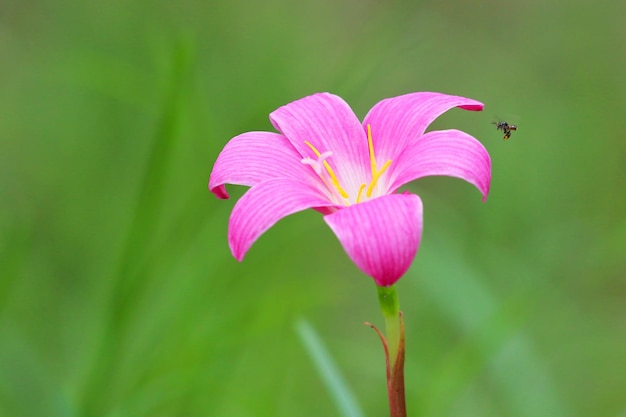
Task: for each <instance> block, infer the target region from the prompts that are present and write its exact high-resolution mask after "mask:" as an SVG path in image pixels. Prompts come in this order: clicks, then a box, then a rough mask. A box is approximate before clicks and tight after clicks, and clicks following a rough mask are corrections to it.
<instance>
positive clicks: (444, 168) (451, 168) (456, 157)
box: [388, 130, 491, 201]
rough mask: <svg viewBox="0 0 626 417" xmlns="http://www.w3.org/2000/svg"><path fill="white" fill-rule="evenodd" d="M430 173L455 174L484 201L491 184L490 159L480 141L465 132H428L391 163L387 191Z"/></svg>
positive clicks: (453, 175) (452, 175)
mask: <svg viewBox="0 0 626 417" xmlns="http://www.w3.org/2000/svg"><path fill="white" fill-rule="evenodd" d="M430 175H446V176H450V177H456V178H460V179H462V180H465V181H467V182H469V183H470V184H474V185H475V186H476V188H478V190H479V191H480V192H481V193H482V195H483V201H485V200H486V199H487V194H488V193H489V185H490V183H491V158H490V157H489V153H488V152H487V149H485V147H484V146H483V144H482V143H480V142H479V141H478V140H476V139H475V138H474V137H472V136H470V135H468V134H467V133H465V132H461V131H459V130H436V131H433V132H428V133H426V134H425V135H424V136H422V137H421V138H420V139H419V140H417V141H415V142H411V143H410V144H409V145H408V146H407V147H406V148H405V150H404V152H403V153H402V154H401V155H400V157H399V158H398V159H397V160H396V161H394V163H392V164H391V167H390V172H389V178H390V183H389V185H388V187H389V192H394V191H395V190H397V189H398V188H399V187H401V186H402V185H404V184H406V183H408V182H410V181H413V180H416V179H418V178H422V177H426V176H430Z"/></svg>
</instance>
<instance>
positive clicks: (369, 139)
mask: <svg viewBox="0 0 626 417" xmlns="http://www.w3.org/2000/svg"><path fill="white" fill-rule="evenodd" d="M367 145H368V146H369V149H370V165H371V167H372V178H374V173H375V172H376V156H374V142H373V141H372V127H371V126H370V124H369V123H368V124H367Z"/></svg>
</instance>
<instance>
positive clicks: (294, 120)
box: [270, 93, 369, 194]
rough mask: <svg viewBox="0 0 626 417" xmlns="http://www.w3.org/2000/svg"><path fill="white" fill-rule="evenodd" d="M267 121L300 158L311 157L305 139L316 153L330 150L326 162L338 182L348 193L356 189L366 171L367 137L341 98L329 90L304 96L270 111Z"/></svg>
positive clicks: (367, 155)
mask: <svg viewBox="0 0 626 417" xmlns="http://www.w3.org/2000/svg"><path fill="white" fill-rule="evenodd" d="M270 120H271V122H272V124H273V125H274V127H275V128H276V129H277V130H278V131H279V132H281V133H282V134H283V135H285V136H287V137H288V138H289V140H290V141H291V143H292V145H293V147H294V148H296V149H297V150H298V152H300V154H301V155H302V157H310V158H314V157H315V155H314V153H313V151H312V150H311V148H309V147H308V146H307V145H306V144H305V141H307V142H309V143H311V144H312V145H313V146H314V147H315V148H316V149H317V150H318V151H319V152H320V153H324V152H327V151H332V152H333V155H332V156H331V157H330V158H328V162H329V164H330V165H331V166H332V167H333V168H334V170H335V173H336V174H337V178H338V179H339V183H340V184H342V185H343V186H344V187H349V188H350V189H349V190H346V191H347V192H348V193H349V194H350V193H356V191H358V186H359V185H360V184H361V182H362V181H363V179H364V178H366V173H368V172H369V153H368V147H367V136H366V134H365V131H364V130H363V127H362V126H361V122H360V121H359V119H358V118H357V117H356V115H355V114H354V112H353V111H352V109H351V108H350V106H348V104H347V103H346V102H345V101H343V99H341V97H338V96H336V95H333V94H329V93H318V94H314V95H312V96H308V97H304V98H302V99H300V100H296V101H294V102H292V103H289V104H287V105H285V106H283V107H280V108H279V109H277V110H276V111H274V112H273V113H272V114H270ZM338 167H341V169H338ZM353 188H354V189H353Z"/></svg>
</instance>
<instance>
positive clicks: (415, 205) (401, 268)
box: [324, 194, 422, 286]
mask: <svg viewBox="0 0 626 417" xmlns="http://www.w3.org/2000/svg"><path fill="white" fill-rule="evenodd" d="M324 220H325V221H326V223H328V225H329V226H330V228H331V229H332V230H333V232H335V235H337V238H338V239H339V241H340V242H341V244H342V245H343V248H344V249H345V251H346V252H347V254H348V256H349V257H350V259H352V261H353V262H354V263H355V264H356V265H357V266H358V267H359V268H360V269H361V270H362V271H363V272H365V273H366V274H367V275H369V276H371V277H372V278H374V281H376V284H377V285H381V286H389V285H392V284H394V283H395V282H396V281H397V280H398V279H400V277H401V276H402V275H403V274H404V273H405V272H406V270H407V269H408V268H409V266H411V262H412V261H413V258H415V254H416V253H417V247H418V246H419V243H420V238H421V236H422V201H421V200H420V198H419V197H418V196H416V195H414V194H392V195H386V196H383V197H379V198H376V199H373V200H369V201H366V202H364V203H360V204H355V205H352V206H349V207H347V208H345V209H343V210H339V211H338V212H336V213H333V214H329V215H327V216H325V217H324Z"/></svg>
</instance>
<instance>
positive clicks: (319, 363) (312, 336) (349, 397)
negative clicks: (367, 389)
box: [296, 319, 363, 417]
mask: <svg viewBox="0 0 626 417" xmlns="http://www.w3.org/2000/svg"><path fill="white" fill-rule="evenodd" d="M296 331H297V332H298V336H300V340H302V344H303V345H304V347H305V348H306V350H307V352H308V354H309V356H310V357H311V359H312V360H313V363H314V365H315V368H316V369H317V371H318V372H319V374H320V376H321V377H322V380H323V382H324V384H325V385H326V387H327V388H328V391H329V392H330V395H331V396H332V398H333V400H334V401H335V404H336V405H337V408H338V409H339V412H340V414H341V415H342V416H344V417H363V412H362V411H361V407H360V406H359V404H358V403H357V401H356V399H355V397H354V394H353V393H352V391H351V390H350V388H349V387H348V385H347V384H346V382H345V380H344V379H343V377H342V376H341V373H340V372H339V369H338V368H337V365H336V364H335V362H334V361H333V359H332V357H331V356H330V354H329V353H328V350H326V347H325V346H324V344H323V343H322V340H321V339H320V337H319V336H318V334H317V333H316V332H315V329H313V327H312V326H311V325H310V324H309V322H308V321H306V320H304V319H300V320H298V321H297V322H296Z"/></svg>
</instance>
